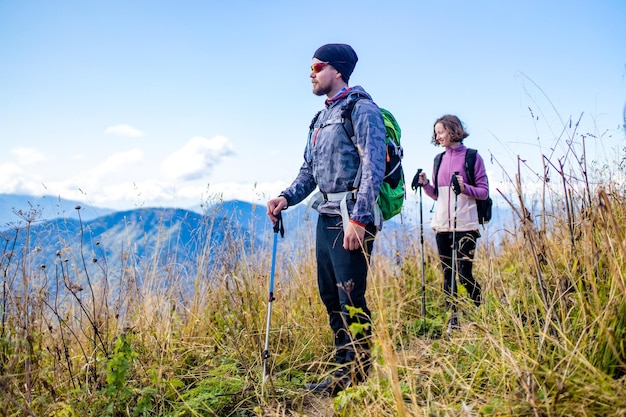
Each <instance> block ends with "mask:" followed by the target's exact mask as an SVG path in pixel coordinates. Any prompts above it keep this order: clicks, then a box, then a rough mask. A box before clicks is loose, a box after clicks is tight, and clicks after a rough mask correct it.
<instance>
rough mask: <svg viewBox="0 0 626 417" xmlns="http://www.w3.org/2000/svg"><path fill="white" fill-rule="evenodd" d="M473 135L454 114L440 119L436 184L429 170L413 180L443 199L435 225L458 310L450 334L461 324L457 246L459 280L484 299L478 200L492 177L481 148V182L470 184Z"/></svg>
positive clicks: (447, 287) (477, 169) (448, 290)
mask: <svg viewBox="0 0 626 417" xmlns="http://www.w3.org/2000/svg"><path fill="white" fill-rule="evenodd" d="M468 136H469V134H468V133H467V132H466V131H465V129H464V128H463V123H462V122H461V120H459V118H458V117H457V116H454V115H449V114H448V115H445V116H442V117H440V118H439V119H437V121H435V124H434V128H433V137H432V143H433V144H434V145H435V146H443V147H444V148H445V151H444V152H443V153H442V154H439V155H437V157H436V158H435V161H436V163H435V168H434V169H433V178H434V184H431V183H430V181H429V180H428V178H427V177H426V173H425V172H423V171H422V172H420V173H419V174H416V178H414V180H413V181H414V184H417V185H418V186H423V187H424V192H425V193H426V195H428V196H429V197H431V198H432V199H434V200H437V204H436V205H435V212H434V215H433V218H432V222H431V225H432V227H433V229H434V230H435V236H436V241H437V250H438V252H439V258H440V260H441V267H442V269H443V290H444V293H445V294H446V297H447V302H446V304H447V307H448V308H450V309H451V310H452V314H451V315H450V319H449V320H448V329H447V332H448V333H450V332H451V331H452V330H456V329H459V328H460V326H459V319H458V316H457V312H456V305H455V303H454V302H453V299H454V298H455V297H456V281H453V279H454V277H453V276H452V275H453V270H452V260H453V256H452V255H453V249H454V248H457V249H458V250H457V253H456V259H457V268H455V269H456V272H457V273H458V276H459V280H460V282H461V284H463V285H464V286H465V288H466V289H467V292H468V294H469V295H470V297H471V298H472V300H473V301H474V303H475V304H476V306H479V305H480V302H481V287H480V284H479V283H478V282H477V281H476V279H474V276H473V275H472V262H473V259H474V252H475V250H476V241H477V239H478V238H479V237H480V233H479V232H478V225H479V222H478V213H477V211H476V200H484V199H486V198H487V197H488V196H489V182H488V180H487V174H486V172H485V164H484V162H483V159H482V157H481V156H480V155H478V153H477V154H476V162H475V165H474V178H475V184H469V183H468V182H469V181H468V177H467V175H468V174H467V172H466V170H465V154H466V152H467V150H468V148H466V147H465V145H463V140H464V139H465V138H466V137H468ZM438 159H439V161H437V160H438ZM437 162H439V163H437ZM453 282H454V283H455V284H454V285H453Z"/></svg>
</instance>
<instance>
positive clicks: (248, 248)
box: [0, 194, 505, 275]
mask: <svg viewBox="0 0 626 417" xmlns="http://www.w3.org/2000/svg"><path fill="white" fill-rule="evenodd" d="M427 205H428V207H426V206H427ZM431 206H432V201H431V202H430V203H428V204H426V203H425V204H424V205H423V208H422V209H423V212H424V219H423V223H424V232H425V236H426V239H427V240H428V241H430V242H432V241H433V233H432V229H431V228H430V224H429V222H430V210H429V208H430V207H431ZM78 207H80V209H78ZM202 210H203V212H201V213H200V212H198V211H199V210H198V211H194V210H185V209H175V208H138V209H134V210H126V211H114V210H111V209H106V208H99V207H93V206H91V205H88V204H85V203H83V202H79V201H70V200H63V199H61V198H57V197H52V196H47V197H32V196H24V195H13V194H2V195H0V219H1V223H0V230H1V232H0V238H1V240H0V243H2V245H3V252H2V253H0V255H4V258H5V259H12V260H13V261H12V263H11V265H12V266H13V268H22V267H24V266H26V265H24V264H23V263H28V267H29V268H32V266H33V265H35V266H44V265H45V266H46V268H48V267H50V266H52V265H57V266H58V264H59V262H69V263H70V264H72V265H75V267H76V266H78V267H81V268H85V267H86V266H85V265H86V264H95V266H94V265H92V266H90V268H93V267H97V268H100V269H102V268H105V267H106V268H107V269H108V270H110V271H122V270H123V269H124V268H128V267H131V266H132V267H135V266H136V265H138V264H144V265H145V264H147V263H150V262H152V263H153V264H154V265H159V266H164V265H170V266H171V265H176V266H177V267H184V268H185V269H186V271H187V273H188V274H192V275H193V274H196V273H203V270H204V271H205V272H206V270H207V269H209V268H215V267H217V266H220V267H227V266H228V265H229V263H232V262H237V257H239V256H241V257H243V256H245V257H246V258H247V262H250V260H251V259H252V261H253V258H254V256H256V255H255V254H257V253H260V252H263V251H262V250H259V249H260V248H262V249H266V248H267V246H269V241H270V237H271V235H272V234H273V230H272V225H271V224H270V222H269V220H268V219H267V216H266V213H265V206H264V205H257V204H251V203H247V202H243V201H237V200H234V201H224V202H219V203H215V204H213V205H212V206H208V207H203V208H202ZM283 216H284V224H285V237H286V241H287V244H288V247H289V253H292V254H293V256H298V255H297V253H298V250H297V249H298V248H299V247H301V246H302V245H311V244H312V242H313V241H314V234H315V227H314V220H315V218H316V213H315V211H312V210H310V211H309V210H307V209H306V207H305V205H304V204H300V205H298V206H295V207H294V208H290V209H289V210H287V211H285V212H284V214H283ZM418 220H419V217H418V211H417V207H416V206H415V205H414V204H410V203H408V202H407V204H406V205H405V210H404V211H403V214H402V215H401V216H396V217H394V218H393V219H392V220H391V221H387V222H386V223H385V227H384V230H383V232H382V233H381V237H382V238H384V237H386V238H387V239H390V240H387V241H384V240H383V239H377V242H378V241H379V240H381V241H382V242H381V243H380V244H377V248H378V249H376V250H377V251H379V253H395V254H397V253H400V252H402V248H400V247H398V246H399V245H404V244H406V243H402V242H406V241H407V240H406V239H400V238H399V237H398V236H400V234H402V235H404V238H406V237H407V236H408V241H409V242H410V241H411V240H412V239H413V238H415V242H417V240H418V238H419V227H418V226H419V223H418ZM504 223H505V219H504V212H501V211H500V210H499V209H498V208H497V207H494V217H493V219H492V223H491V224H490V225H489V226H488V229H487V231H486V232H487V233H485V232H481V233H483V236H484V237H485V238H486V239H494V238H495V239H497V240H499V238H498V237H497V236H498V233H500V232H499V231H501V230H503V225H504ZM493 231H497V233H494V232H493ZM398 233H400V234H398ZM500 234H501V233H500ZM484 240H485V239H483V241H484ZM383 242H384V243H383ZM391 242H393V243H391ZM263 245H264V246H263ZM8 253H10V254H11V256H10V257H7V256H6V255H7V254H8ZM14 255H17V256H14ZM18 260H19V261H18ZM199 260H201V262H200V261H199Z"/></svg>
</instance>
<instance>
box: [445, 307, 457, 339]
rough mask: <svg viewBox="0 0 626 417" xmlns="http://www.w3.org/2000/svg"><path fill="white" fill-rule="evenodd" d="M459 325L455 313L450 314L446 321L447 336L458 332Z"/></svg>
mask: <svg viewBox="0 0 626 417" xmlns="http://www.w3.org/2000/svg"><path fill="white" fill-rule="evenodd" d="M460 329H461V325H460V324H459V317H458V316H457V313H456V311H455V312H453V313H452V314H450V318H449V319H448V328H447V329H446V333H447V334H451V333H452V332H454V331H456V330H460Z"/></svg>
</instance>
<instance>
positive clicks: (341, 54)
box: [313, 43, 359, 82]
mask: <svg viewBox="0 0 626 417" xmlns="http://www.w3.org/2000/svg"><path fill="white" fill-rule="evenodd" d="M313 58H317V59H319V60H320V61H323V62H328V63H329V64H330V65H332V66H333V67H334V68H335V69H336V70H337V71H338V72H339V73H341V78H343V80H344V81H345V82H348V80H349V79H350V75H352V71H354V67H355V66H356V62H357V61H358V60H359V57H358V56H356V52H354V49H352V47H351V46H350V45H347V44H345V43H328V44H326V45H323V46H320V47H319V48H317V51H315V53H314V54H313Z"/></svg>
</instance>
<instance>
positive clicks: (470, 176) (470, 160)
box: [465, 148, 477, 185]
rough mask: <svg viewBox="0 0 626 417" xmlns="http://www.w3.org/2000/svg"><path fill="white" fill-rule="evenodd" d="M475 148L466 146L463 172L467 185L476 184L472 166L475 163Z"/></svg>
mask: <svg viewBox="0 0 626 417" xmlns="http://www.w3.org/2000/svg"><path fill="white" fill-rule="evenodd" d="M476 153H477V151H476V149H471V148H467V151H466V152H465V174H466V175H467V182H468V184H469V185H476V178H474V175H475V174H474V166H475V165H476Z"/></svg>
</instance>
